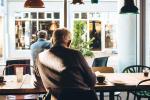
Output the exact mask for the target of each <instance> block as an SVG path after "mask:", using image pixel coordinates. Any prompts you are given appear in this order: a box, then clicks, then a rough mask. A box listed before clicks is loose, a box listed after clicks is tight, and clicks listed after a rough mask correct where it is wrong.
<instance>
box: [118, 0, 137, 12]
mask: <svg viewBox="0 0 150 100" xmlns="http://www.w3.org/2000/svg"><path fill="white" fill-rule="evenodd" d="M125 13H134V14H138V8H137V7H136V6H135V5H134V1H133V0H125V1H124V6H123V7H122V8H121V10H120V14H125Z"/></svg>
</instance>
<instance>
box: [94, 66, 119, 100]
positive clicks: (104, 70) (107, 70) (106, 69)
mask: <svg viewBox="0 0 150 100" xmlns="http://www.w3.org/2000/svg"><path fill="white" fill-rule="evenodd" d="M92 71H93V72H96V71H99V72H100V73H114V69H113V68H112V67H106V66H101V67H92ZM104 96H105V97H108V96H109V94H108V92H105V93H104ZM114 96H116V97H117V100H121V96H120V92H115V93H114Z"/></svg>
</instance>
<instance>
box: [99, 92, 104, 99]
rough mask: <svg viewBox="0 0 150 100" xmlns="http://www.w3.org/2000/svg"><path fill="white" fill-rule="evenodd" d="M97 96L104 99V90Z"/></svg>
mask: <svg viewBox="0 0 150 100" xmlns="http://www.w3.org/2000/svg"><path fill="white" fill-rule="evenodd" d="M99 98H100V100H104V92H100V95H99Z"/></svg>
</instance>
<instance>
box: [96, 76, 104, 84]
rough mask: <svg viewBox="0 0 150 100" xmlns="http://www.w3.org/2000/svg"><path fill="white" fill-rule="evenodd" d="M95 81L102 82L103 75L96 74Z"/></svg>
mask: <svg viewBox="0 0 150 100" xmlns="http://www.w3.org/2000/svg"><path fill="white" fill-rule="evenodd" d="M97 81H98V83H104V81H105V76H103V75H98V76H97Z"/></svg>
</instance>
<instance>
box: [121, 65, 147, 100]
mask: <svg viewBox="0 0 150 100" xmlns="http://www.w3.org/2000/svg"><path fill="white" fill-rule="evenodd" d="M145 68H148V69H150V67H148V66H145V65H131V66H128V67H126V68H125V69H124V70H123V71H122V72H123V73H140V72H143V69H145ZM130 93H132V94H134V100H135V99H136V97H137V99H138V100H140V95H137V94H136V92H135V91H133V92H127V98H126V100H129V95H130ZM143 97H144V96H143Z"/></svg>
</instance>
